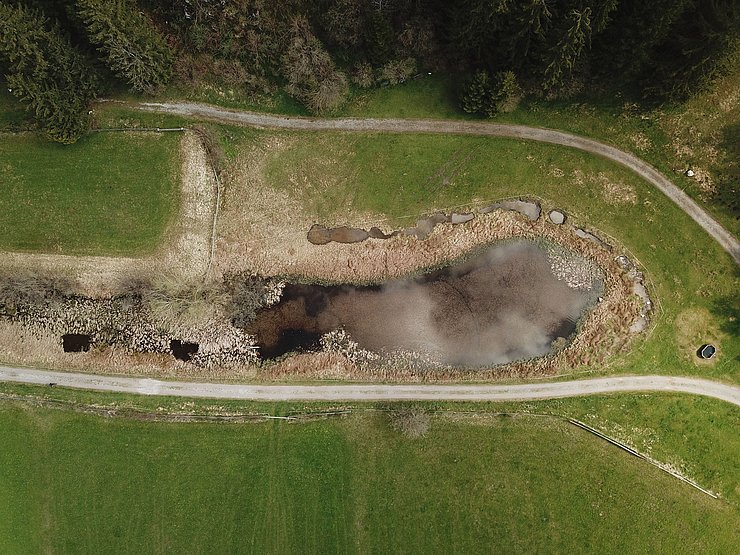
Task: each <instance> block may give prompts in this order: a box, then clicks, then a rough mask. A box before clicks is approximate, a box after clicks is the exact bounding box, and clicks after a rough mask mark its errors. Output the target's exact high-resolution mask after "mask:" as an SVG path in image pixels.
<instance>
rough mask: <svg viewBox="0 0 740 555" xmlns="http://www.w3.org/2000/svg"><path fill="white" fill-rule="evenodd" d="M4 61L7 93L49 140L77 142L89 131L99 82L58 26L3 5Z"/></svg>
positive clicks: (0, 52)
mask: <svg viewBox="0 0 740 555" xmlns="http://www.w3.org/2000/svg"><path fill="white" fill-rule="evenodd" d="M0 59H2V60H3V61H4V65H5V67H6V68H7V73H6V75H5V79H6V82H7V85H8V88H9V89H10V90H11V92H12V93H13V94H14V95H15V96H17V97H18V98H20V99H21V100H22V101H24V102H27V103H28V109H29V111H31V112H32V113H33V115H34V118H35V120H36V121H37V122H38V123H39V125H40V127H41V128H42V129H43V130H44V131H45V132H46V133H47V134H48V135H49V136H50V137H51V138H53V139H54V140H56V141H59V142H63V143H73V142H75V141H76V140H77V139H78V138H79V137H80V136H81V135H82V134H83V133H84V132H85V131H86V130H87V127H88V117H87V110H88V105H89V103H90V101H91V100H92V99H93V98H94V97H95V94H96V92H97V90H98V80H97V78H96V75H95V72H94V70H93V68H92V66H91V65H90V64H89V63H88V61H87V60H86V59H85V58H84V57H83V56H82V54H80V53H79V52H78V51H77V50H76V49H75V48H74V47H73V46H72V44H71V43H70V41H69V39H68V38H67V37H66V36H65V35H63V34H62V32H61V30H60V29H59V27H58V26H52V25H50V23H49V21H48V20H47V19H46V18H45V17H43V16H42V15H41V14H40V13H39V12H37V11H35V10H30V9H28V8H25V7H23V6H22V5H19V6H9V5H7V4H3V3H0Z"/></svg>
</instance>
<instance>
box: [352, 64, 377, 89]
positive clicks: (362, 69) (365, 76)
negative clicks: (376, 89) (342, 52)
mask: <svg viewBox="0 0 740 555" xmlns="http://www.w3.org/2000/svg"><path fill="white" fill-rule="evenodd" d="M352 82H353V83H354V84H355V85H357V86H358V87H361V88H363V89H369V88H370V87H372V86H373V84H374V83H375V72H374V71H373V66H371V65H370V64H368V63H367V62H362V63H360V64H357V65H356V66H355V69H354V71H353V72H352Z"/></svg>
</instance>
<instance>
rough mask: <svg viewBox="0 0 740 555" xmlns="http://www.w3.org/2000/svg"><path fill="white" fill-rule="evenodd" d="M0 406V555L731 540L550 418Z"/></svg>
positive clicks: (668, 490) (706, 548)
mask: <svg viewBox="0 0 740 555" xmlns="http://www.w3.org/2000/svg"><path fill="white" fill-rule="evenodd" d="M98 397H99V395H98ZM1 406H2V409H0V441H1V442H2V445H3V446H4V449H2V450H0V515H2V516H3V518H2V519H0V552H9V553H26V552H28V553H32V552H39V551H52V552H75V553H100V552H107V553H113V552H129V553H139V552H189V553H201V552H224V551H228V552H238V551H239V552H240V551H244V552H261V553H264V552H270V553H290V552H303V553H319V552H320V553H333V552H336V553H347V552H368V553H376V552H378V553H379V552H382V553H388V552H406V553H408V552H419V553H422V552H471V553H472V552H492V551H505V552H533V551H539V552H542V551H550V552H553V551H554V552H565V551H568V552H613V553H618V552H625V551H634V550H635V549H638V550H639V551H643V552H648V551H656V550H658V551H661V552H670V553H698V552H714V553H719V552H730V551H732V546H733V545H736V544H737V542H738V541H740V538H738V532H737V531H738V529H740V528H739V526H740V517H739V516H738V512H737V509H736V507H734V506H733V505H731V504H729V503H728V502H726V501H722V500H713V499H711V498H709V497H707V496H705V495H703V494H701V493H699V492H697V491H696V490H694V489H692V488H690V487H689V486H686V485H685V484H682V483H681V482H679V481H677V480H675V479H673V478H671V477H669V476H668V475H666V474H664V473H662V472H661V471H660V470H658V469H656V468H654V467H651V466H648V465H646V464H645V463H643V462H641V461H639V460H637V459H635V458H633V457H630V456H629V455H627V454H626V453H624V452H622V451H620V450H618V449H616V448H614V447H611V446H609V445H608V444H606V443H604V442H601V441H599V440H597V439H595V438H594V437H593V436H591V435H589V434H587V433H585V432H583V431H581V430H579V429H576V428H574V427H571V426H569V425H567V424H564V423H562V422H560V421H555V420H550V419H543V418H534V417H521V418H500V417H493V418H480V417H478V418H462V419H460V418H453V417H444V416H436V417H433V419H432V425H431V430H430V432H429V434H428V435H427V437H425V438H421V439H416V440H411V439H408V438H405V437H403V436H401V435H400V434H398V433H397V432H395V431H393V430H392V429H391V428H390V426H389V424H388V420H387V417H386V416H385V414H381V413H365V414H358V415H355V416H351V417H346V418H343V419H340V420H319V421H314V422H309V423H299V424H295V423H292V424H291V423H286V422H284V421H272V422H267V423H252V424H226V425H219V424H165V423H152V422H139V421H133V420H127V419H124V418H113V419H109V418H100V417H96V416H90V415H82V414H77V413H71V412H68V411H66V410H60V409H43V408H38V407H33V406H32V405H26V404H20V403H14V402H4V403H3V404H2V405H1ZM709 408H710V409H711V406H710V407H709ZM272 410H277V411H279V410H280V406H276V407H273V409H272ZM735 417H737V414H735ZM636 420H637V421H639V420H640V418H639V416H638V417H637V419H636ZM710 458H711V457H710ZM724 470H725V471H726V472H727V473H728V474H729V475H730V476H732V475H733V474H731V473H732V472H734V473H735V474H734V476H735V477H736V476H737V468H736V467H735V468H734V469H727V468H725V469H724Z"/></svg>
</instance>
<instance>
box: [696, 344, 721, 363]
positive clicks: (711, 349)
mask: <svg viewBox="0 0 740 555" xmlns="http://www.w3.org/2000/svg"><path fill="white" fill-rule="evenodd" d="M716 352H717V348H716V347H715V346H714V345H710V344H708V343H707V344H705V345H702V346H701V347H699V350H698V351H697V352H696V354H697V355H699V358H703V359H705V360H709V359H710V358H712V357H713V356H714V355H715V353H716Z"/></svg>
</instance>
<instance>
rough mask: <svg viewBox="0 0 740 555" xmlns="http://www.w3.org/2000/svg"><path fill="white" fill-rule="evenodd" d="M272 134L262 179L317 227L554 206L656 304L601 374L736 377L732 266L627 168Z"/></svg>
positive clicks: (370, 139)
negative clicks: (606, 245)
mask: <svg viewBox="0 0 740 555" xmlns="http://www.w3.org/2000/svg"><path fill="white" fill-rule="evenodd" d="M231 133H233V135H232V137H233V138H232V140H233V141H236V142H238V141H239V140H241V141H243V143H244V144H247V145H250V144H259V143H260V142H262V141H267V140H268V139H267V138H266V135H265V134H264V133H258V132H255V131H238V130H232V131H231ZM239 133H242V135H239ZM267 136H274V135H267ZM277 136H278V137H279V138H280V139H281V141H282V143H283V144H284V145H286V146H284V147H283V148H279V149H271V150H268V151H267V154H266V156H267V160H268V162H267V170H266V174H267V181H268V182H269V183H272V184H274V186H275V187H279V188H283V189H285V190H287V191H290V192H291V193H292V194H293V195H296V196H298V198H299V199H301V200H302V202H303V204H304V205H305V206H306V207H307V209H308V210H309V211H312V212H313V213H315V214H316V215H317V221H322V220H323V221H326V222H329V223H331V224H346V225H357V224H358V223H363V220H362V219H361V218H363V217H364V216H365V214H367V213H368V212H370V213H375V214H380V215H383V216H388V217H389V218H390V220H391V223H392V224H394V225H397V226H400V225H413V222H414V221H415V219H416V217H417V216H418V215H420V214H423V213H429V212H431V211H433V210H434V209H443V210H450V209H451V208H452V207H455V206H460V205H463V204H466V203H471V201H475V202H476V203H477V204H481V203H482V202H483V201H490V200H495V199H500V198H506V197H511V196H520V195H525V196H526V195H532V196H536V197H539V198H541V199H542V200H543V207H544V208H545V209H546V210H547V209H550V208H554V207H558V208H561V209H564V210H565V211H566V212H567V213H568V214H570V215H571V216H572V217H573V218H574V219H575V221H577V222H579V223H580V224H581V225H587V226H592V227H594V228H596V229H597V230H600V231H602V232H605V233H606V234H608V235H611V236H612V237H615V238H617V240H618V241H619V242H621V243H622V244H623V245H624V246H626V247H627V248H628V249H629V251H631V253H633V255H634V256H636V257H637V259H639V260H640V262H641V263H642V264H643V265H644V267H645V269H646V270H647V275H648V276H649V278H650V279H651V283H652V286H653V288H654V289H653V296H654V297H655V298H656V300H657V302H658V309H657V312H656V314H655V316H654V321H655V322H656V324H657V326H656V328H655V330H654V331H653V332H652V333H651V334H650V335H649V336H648V337H647V338H646V339H643V340H640V341H639V342H638V345H637V346H636V347H635V348H633V352H632V353H631V354H629V355H627V356H624V357H622V358H620V359H618V360H615V361H613V363H612V364H611V367H610V368H608V369H604V370H606V371H610V372H614V371H617V370H619V371H627V372H637V373H645V372H649V373H655V372H659V373H662V374H699V375H704V376H715V377H724V378H727V379H730V380H733V381H738V380H739V379H740V368H738V365H737V357H738V356H740V342H738V341H737V329H735V328H734V327H733V322H734V320H732V318H737V316H738V315H737V314H736V312H737V307H736V303H737V295H736V292H737V289H738V286H739V285H740V281H738V273H737V269H736V266H735V264H734V263H733V262H732V260H731V259H730V257H729V256H728V255H727V254H726V253H724V251H722V250H721V249H720V247H719V246H718V245H716V244H715V242H714V241H713V240H712V239H711V238H710V237H709V236H708V235H707V234H706V233H705V232H704V231H703V230H701V229H700V228H699V227H698V225H697V224H695V223H694V222H693V221H692V220H690V219H689V218H688V217H687V216H686V215H685V214H684V213H683V212H682V211H681V210H679V209H678V208H677V207H676V206H675V205H674V204H673V203H672V202H670V201H669V200H668V199H667V198H666V197H664V196H663V194H662V193H660V192H659V191H657V190H655V189H654V188H652V186H650V185H649V184H647V183H646V182H644V181H642V180H641V179H639V178H638V177H637V176H635V175H634V174H632V173H631V172H629V171H628V170H626V169H623V168H621V167H620V166H617V165H616V164H613V163H611V162H609V161H607V160H604V159H601V158H598V157H595V156H591V155H588V154H586V153H581V152H578V151H575V150H573V149H568V148H565V147H557V146H552V145H544V144H537V143H531V142H525V141H517V140H511V139H494V138H479V137H460V136H457V137H449V136H438V135H362V134H337V133H305V134H303V135H299V134H295V133H294V134H278V135H277ZM238 137H241V139H239V138H238ZM461 209H463V210H464V209H465V208H461ZM352 214H359V216H354V218H360V220H359V221H357V220H354V219H353V216H352ZM703 342H716V343H718V344H719V345H720V348H721V349H722V353H721V356H720V357H718V360H717V362H716V363H714V364H709V365H703V366H700V365H698V362H697V360H696V357H695V355H694V352H695V350H696V348H698V346H699V345H701V344H702V343H703Z"/></svg>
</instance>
